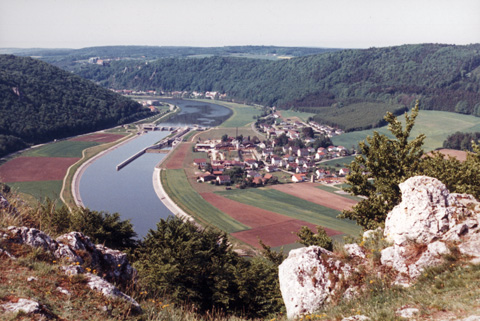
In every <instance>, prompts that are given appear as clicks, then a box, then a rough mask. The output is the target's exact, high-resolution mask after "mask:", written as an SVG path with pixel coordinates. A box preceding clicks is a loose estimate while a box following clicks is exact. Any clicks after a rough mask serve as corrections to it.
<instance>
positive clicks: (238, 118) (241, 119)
mask: <svg viewBox="0 0 480 321" xmlns="http://www.w3.org/2000/svg"><path fill="white" fill-rule="evenodd" d="M208 102H210V103H213V104H217V105H220V106H225V107H227V108H229V109H231V110H232V112H233V114H232V116H231V117H230V118H229V119H227V120H226V121H224V122H223V124H221V125H220V127H222V128H230V127H245V126H248V125H249V124H250V123H252V122H253V121H254V119H253V116H259V115H260V114H261V113H262V110H261V108H259V107H254V106H249V105H243V104H237V103H231V102H225V101H217V100H215V101H211V100H208Z"/></svg>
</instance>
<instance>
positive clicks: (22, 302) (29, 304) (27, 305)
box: [0, 299, 41, 314]
mask: <svg viewBox="0 0 480 321" xmlns="http://www.w3.org/2000/svg"><path fill="white" fill-rule="evenodd" d="M0 308H2V309H3V310H4V311H5V312H11V313H18V312H20V311H23V312H24V313H27V314H28V313H37V312H40V311H41V310H40V304H39V303H38V302H36V301H33V300H28V299H18V301H17V302H9V303H5V304H3V305H0Z"/></svg>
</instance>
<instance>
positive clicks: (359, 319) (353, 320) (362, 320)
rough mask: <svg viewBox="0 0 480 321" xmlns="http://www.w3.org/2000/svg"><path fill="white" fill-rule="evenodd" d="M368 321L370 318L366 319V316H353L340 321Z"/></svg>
mask: <svg viewBox="0 0 480 321" xmlns="http://www.w3.org/2000/svg"><path fill="white" fill-rule="evenodd" d="M368 320H370V318H369V317H367V316H366V315H353V316H351V317H348V318H343V319H342V321H368Z"/></svg>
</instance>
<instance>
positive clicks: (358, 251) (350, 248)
mask: <svg viewBox="0 0 480 321" xmlns="http://www.w3.org/2000/svg"><path fill="white" fill-rule="evenodd" d="M343 248H344V249H345V252H347V254H348V255H349V256H351V257H353V258H360V259H365V258H366V254H365V250H364V249H363V248H362V247H361V246H360V245H358V244H357V243H353V244H345V245H344V246H343Z"/></svg>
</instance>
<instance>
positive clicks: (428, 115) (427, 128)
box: [332, 110, 480, 152]
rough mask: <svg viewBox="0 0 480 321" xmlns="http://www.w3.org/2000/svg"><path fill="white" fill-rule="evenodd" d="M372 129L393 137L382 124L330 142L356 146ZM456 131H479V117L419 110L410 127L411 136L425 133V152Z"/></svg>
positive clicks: (341, 136) (440, 144) (400, 117)
mask: <svg viewBox="0 0 480 321" xmlns="http://www.w3.org/2000/svg"><path fill="white" fill-rule="evenodd" d="M398 119H399V120H401V121H402V122H404V120H405V118H404V117H403V116H398ZM373 131H377V132H379V133H381V134H385V135H387V136H390V137H393V136H392V135H391V133H390V131H389V130H388V128H387V126H384V127H380V128H376V129H372V130H362V131H356V132H351V133H346V134H343V135H340V136H335V137H332V142H333V143H334V144H335V145H342V146H345V147H347V148H350V147H351V146H357V145H358V142H359V141H362V140H364V139H365V138H366V137H367V136H371V135H372V134H373ZM457 131H460V132H475V131H480V117H475V116H471V115H462V114H457V113H449V112H445V111H432V110H421V111H420V112H419V114H418V116H417V119H416V120H415V126H414V127H413V129H412V137H417V136H418V135H420V134H425V135H426V136H427V137H426V139H425V142H424V145H423V148H424V150H425V151H426V152H427V151H431V150H434V149H437V148H440V147H442V145H443V141H444V140H445V139H446V138H447V136H448V135H451V134H453V133H455V132H457Z"/></svg>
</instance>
